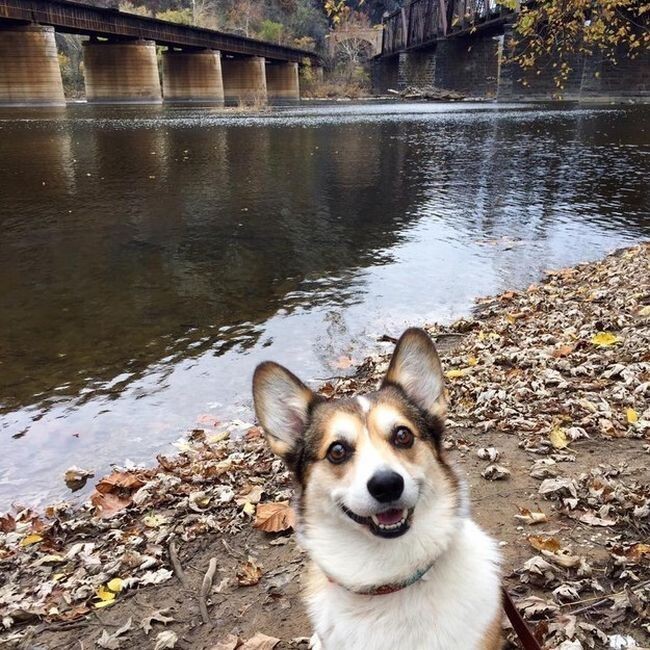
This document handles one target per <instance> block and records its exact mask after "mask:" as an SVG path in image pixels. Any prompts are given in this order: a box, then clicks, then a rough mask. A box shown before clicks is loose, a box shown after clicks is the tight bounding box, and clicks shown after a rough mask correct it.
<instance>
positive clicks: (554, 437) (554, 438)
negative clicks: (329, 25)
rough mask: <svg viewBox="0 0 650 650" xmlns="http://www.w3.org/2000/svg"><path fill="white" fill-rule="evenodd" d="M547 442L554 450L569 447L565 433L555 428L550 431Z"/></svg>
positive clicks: (559, 428)
mask: <svg viewBox="0 0 650 650" xmlns="http://www.w3.org/2000/svg"><path fill="white" fill-rule="evenodd" d="M549 440H550V441H551V444H552V445H553V447H555V449H564V448H565V447H568V446H569V441H568V439H567V435H566V432H565V431H564V429H562V428H561V427H555V428H554V429H552V430H551V433H550V434H549Z"/></svg>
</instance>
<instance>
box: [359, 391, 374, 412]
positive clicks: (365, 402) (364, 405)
mask: <svg viewBox="0 0 650 650" xmlns="http://www.w3.org/2000/svg"><path fill="white" fill-rule="evenodd" d="M357 402H359V406H361V410H362V411H363V412H364V413H369V412H370V406H371V405H370V400H369V399H368V398H367V397H364V396H363V395H358V396H357Z"/></svg>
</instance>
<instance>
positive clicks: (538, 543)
mask: <svg viewBox="0 0 650 650" xmlns="http://www.w3.org/2000/svg"><path fill="white" fill-rule="evenodd" d="M528 542H529V543H530V545H531V546H532V547H533V548H536V549H537V550H538V551H550V552H551V553H555V552H557V551H559V550H560V548H562V545H561V544H560V542H559V540H557V539H556V538H555V537H546V536H544V535H529V536H528Z"/></svg>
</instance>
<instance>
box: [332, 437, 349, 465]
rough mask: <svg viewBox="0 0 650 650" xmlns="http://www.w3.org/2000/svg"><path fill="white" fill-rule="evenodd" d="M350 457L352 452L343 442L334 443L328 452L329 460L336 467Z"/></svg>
mask: <svg viewBox="0 0 650 650" xmlns="http://www.w3.org/2000/svg"><path fill="white" fill-rule="evenodd" d="M349 455H350V450H349V449H348V448H347V447H346V446H345V445H344V444H343V443H342V442H333V443H332V444H331V445H330V448H329V449H328V450H327V460H329V462H330V463H334V464H335V465H339V464H340V463H342V462H343V461H344V460H347V458H348V456H349Z"/></svg>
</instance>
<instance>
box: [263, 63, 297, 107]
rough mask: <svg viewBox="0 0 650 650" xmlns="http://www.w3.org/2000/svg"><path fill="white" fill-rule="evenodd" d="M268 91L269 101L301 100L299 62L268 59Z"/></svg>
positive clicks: (275, 102) (289, 101)
mask: <svg viewBox="0 0 650 650" xmlns="http://www.w3.org/2000/svg"><path fill="white" fill-rule="evenodd" d="M266 91H267V96H268V99H269V102H272V103H274V104H289V103H293V102H297V101H300V81H299V75H298V64H297V63H292V62H290V61H288V62H276V61H267V63H266Z"/></svg>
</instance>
